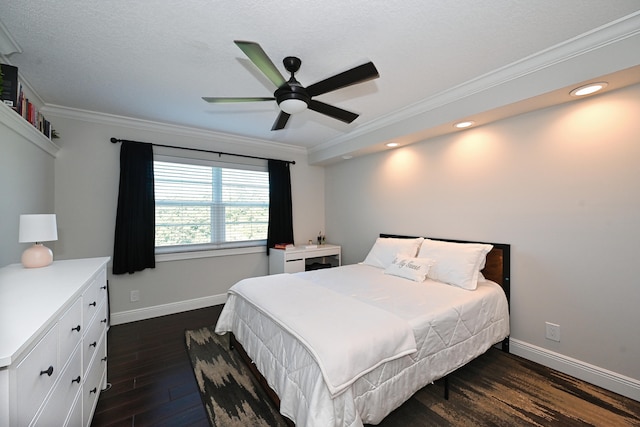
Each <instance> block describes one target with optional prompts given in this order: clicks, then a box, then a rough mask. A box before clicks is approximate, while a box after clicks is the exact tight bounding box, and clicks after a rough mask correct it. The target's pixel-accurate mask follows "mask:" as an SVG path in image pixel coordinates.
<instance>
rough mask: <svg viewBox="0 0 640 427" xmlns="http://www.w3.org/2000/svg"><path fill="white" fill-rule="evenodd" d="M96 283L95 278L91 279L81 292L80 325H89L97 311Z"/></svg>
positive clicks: (97, 294)
mask: <svg viewBox="0 0 640 427" xmlns="http://www.w3.org/2000/svg"><path fill="white" fill-rule="evenodd" d="M98 296H99V293H98V283H97V281H96V279H92V280H91V284H90V285H89V287H87V289H86V290H85V291H84V293H83V294H82V327H83V329H86V328H88V327H89V322H91V319H93V316H95V315H96V312H97V311H98V310H97V309H98V307H99V305H98Z"/></svg>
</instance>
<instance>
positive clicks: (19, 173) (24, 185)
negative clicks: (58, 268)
mask: <svg viewBox="0 0 640 427" xmlns="http://www.w3.org/2000/svg"><path fill="white" fill-rule="evenodd" d="M0 108H1V109H2V111H0V267H4V266H5V265H8V264H13V263H17V262H20V256H21V255H22V252H23V251H24V250H25V249H26V248H27V247H28V246H29V244H28V243H18V225H19V223H20V214H32V213H55V212H54V192H53V177H54V157H53V156H52V155H51V154H49V153H47V152H45V151H44V150H42V149H41V148H39V147H38V146H37V145H35V144H33V143H31V142H30V140H29V139H27V138H25V137H24V136H23V135H22V134H21V133H19V132H16V127H15V126H14V125H13V124H11V125H10V123H14V122H15V121H14V120H11V119H13V118H14V116H15V117H18V116H17V114H16V113H15V112H13V111H11V110H10V109H9V107H7V106H5V105H4V104H3V105H1V106H0ZM6 115H11V116H10V117H6ZM6 118H8V119H9V120H5V119H6ZM20 120H22V119H20ZM20 125H22V126H20ZM18 126H20V127H22V128H24V127H28V126H31V125H29V124H27V122H26V121H24V123H20V124H19V125H18ZM30 130H31V132H28V131H27V132H24V133H26V134H27V135H29V134H36V136H38V135H37V131H36V130H35V129H30ZM46 246H48V247H50V248H52V249H54V250H55V242H48V243H47V244H46Z"/></svg>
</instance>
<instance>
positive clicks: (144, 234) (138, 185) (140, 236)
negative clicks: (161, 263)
mask: <svg viewBox="0 0 640 427" xmlns="http://www.w3.org/2000/svg"><path fill="white" fill-rule="evenodd" d="M155 266H156V259H155V197H154V194H153V146H152V145H151V144H145V143H139V142H129V141H124V142H122V147H120V189H119V192H118V211H117V215H116V235H115V243H114V247H113V274H124V273H129V274H131V273H133V272H136V271H141V270H144V269H145V268H154V267H155Z"/></svg>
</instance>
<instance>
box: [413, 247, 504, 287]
mask: <svg viewBox="0 0 640 427" xmlns="http://www.w3.org/2000/svg"><path fill="white" fill-rule="evenodd" d="M492 248H493V246H492V245H486V244H482V243H454V242H442V241H439V240H431V239H424V242H422V245H421V246H420V252H418V257H419V258H430V259H432V260H434V264H433V266H432V267H431V268H430V269H429V278H430V279H433V280H437V281H439V282H444V283H448V284H450V285H454V286H458V287H460V288H463V289H468V290H474V289H476V288H477V287H478V277H479V274H480V269H481V266H484V264H485V262H486V257H487V254H488V253H489V251H490V250H491V249H492Z"/></svg>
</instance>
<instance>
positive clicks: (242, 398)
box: [185, 327, 286, 427]
mask: <svg viewBox="0 0 640 427" xmlns="http://www.w3.org/2000/svg"><path fill="white" fill-rule="evenodd" d="M185 337H186V343H187V351H188V353H189V357H190V359H191V365H192V366H193V371H194V374H195V376H196V381H197V382H198V388H199V389H200V395H201V396H202V401H203V403H204V406H205V408H206V410H207V413H208V414H209V421H210V422H211V426H212V427H248V426H251V427H280V426H282V427H285V426H286V423H285V421H284V419H283V418H282V416H281V415H280V414H279V413H278V411H277V409H276V408H274V407H273V405H271V402H270V401H269V398H268V397H267V395H266V393H265V392H264V391H263V390H262V388H261V387H260V386H259V385H258V383H257V381H256V380H255V379H254V377H253V376H252V375H251V372H249V370H248V369H247V367H246V366H245V365H244V362H243V361H242V360H241V359H240V357H239V356H238V353H237V352H235V351H229V335H228V334H227V335H224V336H220V335H217V334H216V333H215V332H214V331H213V327H210V328H202V329H198V330H194V331H186V332H185Z"/></svg>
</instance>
